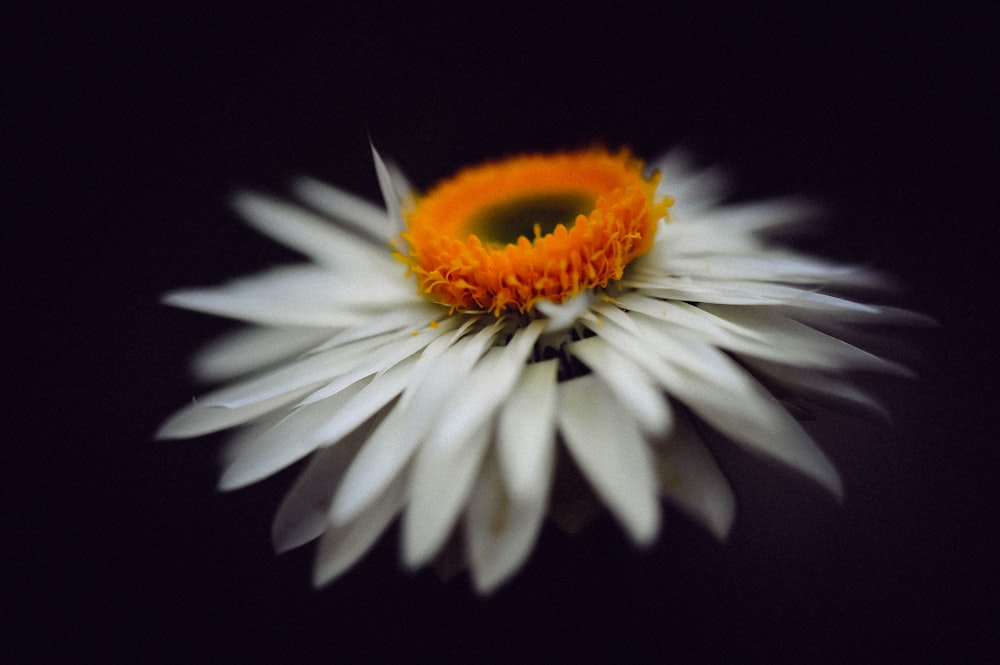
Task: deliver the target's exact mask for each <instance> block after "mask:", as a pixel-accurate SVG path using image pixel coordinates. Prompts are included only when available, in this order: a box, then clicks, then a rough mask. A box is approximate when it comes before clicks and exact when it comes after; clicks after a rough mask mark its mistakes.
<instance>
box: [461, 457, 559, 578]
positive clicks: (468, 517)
mask: <svg viewBox="0 0 1000 665" xmlns="http://www.w3.org/2000/svg"><path fill="white" fill-rule="evenodd" d="M545 507H546V497H545V495H541V496H539V497H532V498H530V499H526V498H520V499H518V498H517V497H512V496H509V495H507V494H506V492H505V489H504V484H503V482H502V480H501V478H500V469H499V468H498V467H497V463H496V460H495V459H490V458H488V459H487V461H486V463H484V464H483V468H482V472H481V473H480V474H479V478H478V479H477V480H476V482H475V486H474V488H473V490H472V496H471V497H469V505H468V507H467V508H466V511H465V519H464V524H465V546H466V552H467V557H468V560H469V567H470V568H471V570H472V581H473V584H475V586H476V590H477V591H478V592H479V593H482V594H486V593H490V592H491V591H493V590H494V589H496V587H497V586H499V585H500V584H501V583H502V582H504V581H505V580H507V579H508V578H509V577H510V576H511V575H513V574H514V573H515V572H517V570H518V568H520V567H521V566H522V565H523V564H524V562H525V560H526V559H527V557H528V554H529V553H530V552H531V548H532V546H533V545H534V544H535V541H536V539H537V538H538V532H539V530H540V528H541V526H542V519H543V518H544V516H545Z"/></svg>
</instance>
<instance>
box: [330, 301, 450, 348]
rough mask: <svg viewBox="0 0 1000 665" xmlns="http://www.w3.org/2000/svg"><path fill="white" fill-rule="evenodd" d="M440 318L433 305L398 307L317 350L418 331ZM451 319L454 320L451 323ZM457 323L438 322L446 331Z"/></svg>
mask: <svg viewBox="0 0 1000 665" xmlns="http://www.w3.org/2000/svg"><path fill="white" fill-rule="evenodd" d="M440 317H441V307H440V306H438V305H435V304H433V303H428V302H423V301H416V302H413V303H408V304H403V305H399V306H397V307H393V308H392V309H389V310H386V311H384V312H374V313H372V314H370V315H369V316H368V317H367V319H366V320H365V322H364V323H361V324H359V325H356V326H351V327H350V328H347V329H345V330H342V331H340V332H338V333H336V334H335V335H333V336H331V337H330V339H329V341H328V342H327V343H326V344H324V345H323V346H321V347H319V348H318V349H317V350H324V349H327V348H333V347H335V346H340V345H342V344H347V343H349V342H354V341H357V340H359V339H365V338H368V337H376V336H378V335H382V334H384V333H391V332H396V331H399V330H403V329H404V328H406V329H411V330H420V329H422V328H424V327H425V326H427V325H428V324H430V323H431V322H432V321H436V320H437V319H439V318H440ZM452 319H455V320H454V321H452ZM457 323H458V317H448V318H446V319H444V320H443V321H441V322H440V324H439V325H441V326H444V327H445V329H446V330H451V329H452V328H454V327H455V326H456V325H457Z"/></svg>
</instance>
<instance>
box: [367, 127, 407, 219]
mask: <svg viewBox="0 0 1000 665" xmlns="http://www.w3.org/2000/svg"><path fill="white" fill-rule="evenodd" d="M371 148H372V158H373V159H374V160H375V175H376V177H377V178H378V186H379V189H380V190H381V191H382V199H383V200H384V201H385V208H386V211H387V216H388V219H389V223H390V225H392V226H395V228H396V229H398V230H399V231H402V230H403V229H404V228H406V222H404V221H403V213H402V212H401V211H400V202H401V201H402V199H403V196H404V195H405V192H403V191H400V190H401V187H400V186H398V185H397V183H395V182H394V181H393V179H392V174H391V173H390V171H389V168H388V167H387V166H386V164H385V162H384V161H383V160H382V156H381V155H379V154H378V150H376V149H375V146H374V145H372V147H371Z"/></svg>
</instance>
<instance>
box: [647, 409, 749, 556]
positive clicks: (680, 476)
mask: <svg viewBox="0 0 1000 665" xmlns="http://www.w3.org/2000/svg"><path fill="white" fill-rule="evenodd" d="M652 450H653V454H654V455H655V457H656V473H657V477H658V478H659V480H660V491H661V492H663V494H664V495H665V496H666V497H667V498H668V499H669V500H670V501H671V502H673V503H674V504H675V505H676V506H677V507H678V508H680V509H681V510H682V511H684V512H685V513H687V514H688V515H690V516H691V517H692V518H694V519H695V520H697V521H698V522H700V523H701V524H702V525H703V526H704V527H705V528H706V529H708V530H709V531H710V532H711V533H712V534H713V535H714V536H715V537H716V538H718V539H720V540H723V539H725V538H726V536H727V535H729V530H730V528H731V527H732V525H733V518H734V517H735V514H736V499H735V498H734V497H733V491H732V489H731V488H730V486H729V482H728V481H727V480H726V477H725V476H724V475H723V474H722V471H721V470H720V469H719V465H718V464H716V462H715V459H714V458H713V457H712V453H710V452H709V450H708V448H707V447H706V446H705V443H704V442H703V441H702V440H701V437H700V436H698V433H697V432H696V431H695V430H694V427H693V426H692V424H691V423H690V422H688V419H687V418H678V419H677V427H676V429H675V431H674V433H673V434H672V435H671V437H670V438H669V439H667V440H661V441H657V442H656V443H655V444H654V445H653V446H652Z"/></svg>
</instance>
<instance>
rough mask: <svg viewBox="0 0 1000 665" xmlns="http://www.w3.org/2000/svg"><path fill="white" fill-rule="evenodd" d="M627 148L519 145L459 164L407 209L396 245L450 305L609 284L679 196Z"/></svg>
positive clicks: (430, 293)
mask: <svg viewBox="0 0 1000 665" xmlns="http://www.w3.org/2000/svg"><path fill="white" fill-rule="evenodd" d="M643 169H644V164H643V163H642V162H641V161H640V160H638V159H636V158H635V157H633V156H632V154H631V153H630V152H628V151H627V150H621V151H619V152H617V153H611V152H608V151H606V150H601V149H592V150H585V151H579V152H564V153H556V154H551V155H522V156H518V157H512V158H509V159H506V160H503V161H498V162H491V163H487V164H484V165H482V166H477V167H472V168H469V169H466V170H464V171H461V172H459V173H458V174H457V175H455V176H454V177H452V178H450V179H448V180H445V181H443V182H441V183H439V184H438V185H436V186H435V187H434V188H432V189H431V190H430V191H429V192H428V193H427V194H426V195H425V196H423V197H421V198H418V199H417V200H416V202H415V204H414V205H413V207H412V209H410V210H408V211H404V216H405V217H406V223H407V230H406V231H405V232H404V233H403V239H404V240H405V242H406V245H407V247H408V251H407V252H406V253H405V254H403V253H400V254H398V256H399V258H401V259H402V260H403V261H404V262H405V263H406V264H407V265H408V266H409V268H410V270H411V272H412V273H413V274H414V275H415V276H416V278H417V281H418V291H419V293H421V294H423V295H424V296H426V297H428V298H430V299H431V300H434V301H436V302H439V303H442V304H445V305H448V306H450V307H451V308H452V309H453V310H462V311H489V312H492V313H493V314H495V315H496V316H500V315H502V314H504V313H505V312H510V311H518V312H529V311H530V310H531V309H532V308H533V307H534V305H535V304H536V303H538V302H539V301H541V300H550V301H552V302H555V303H561V302H563V301H565V300H568V299H570V298H572V297H573V296H575V295H577V294H579V293H580V292H582V291H585V290H589V289H596V288H605V287H607V286H608V284H609V283H610V282H613V281H615V280H618V279H621V277H622V274H623V272H624V270H625V267H626V266H627V265H628V264H629V263H630V262H631V261H632V260H633V259H635V258H636V257H638V256H641V255H642V254H644V253H645V252H647V251H648V250H649V249H650V247H652V245H653V237H654V235H655V234H656V229H657V226H658V225H659V223H660V220H662V219H664V218H666V216H667V212H668V208H669V207H670V205H671V204H672V203H673V201H672V200H671V199H670V198H668V197H659V198H658V197H657V194H656V188H657V185H658V184H659V179H660V176H659V174H658V173H654V174H652V175H651V176H649V177H646V176H644V175H643Z"/></svg>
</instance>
